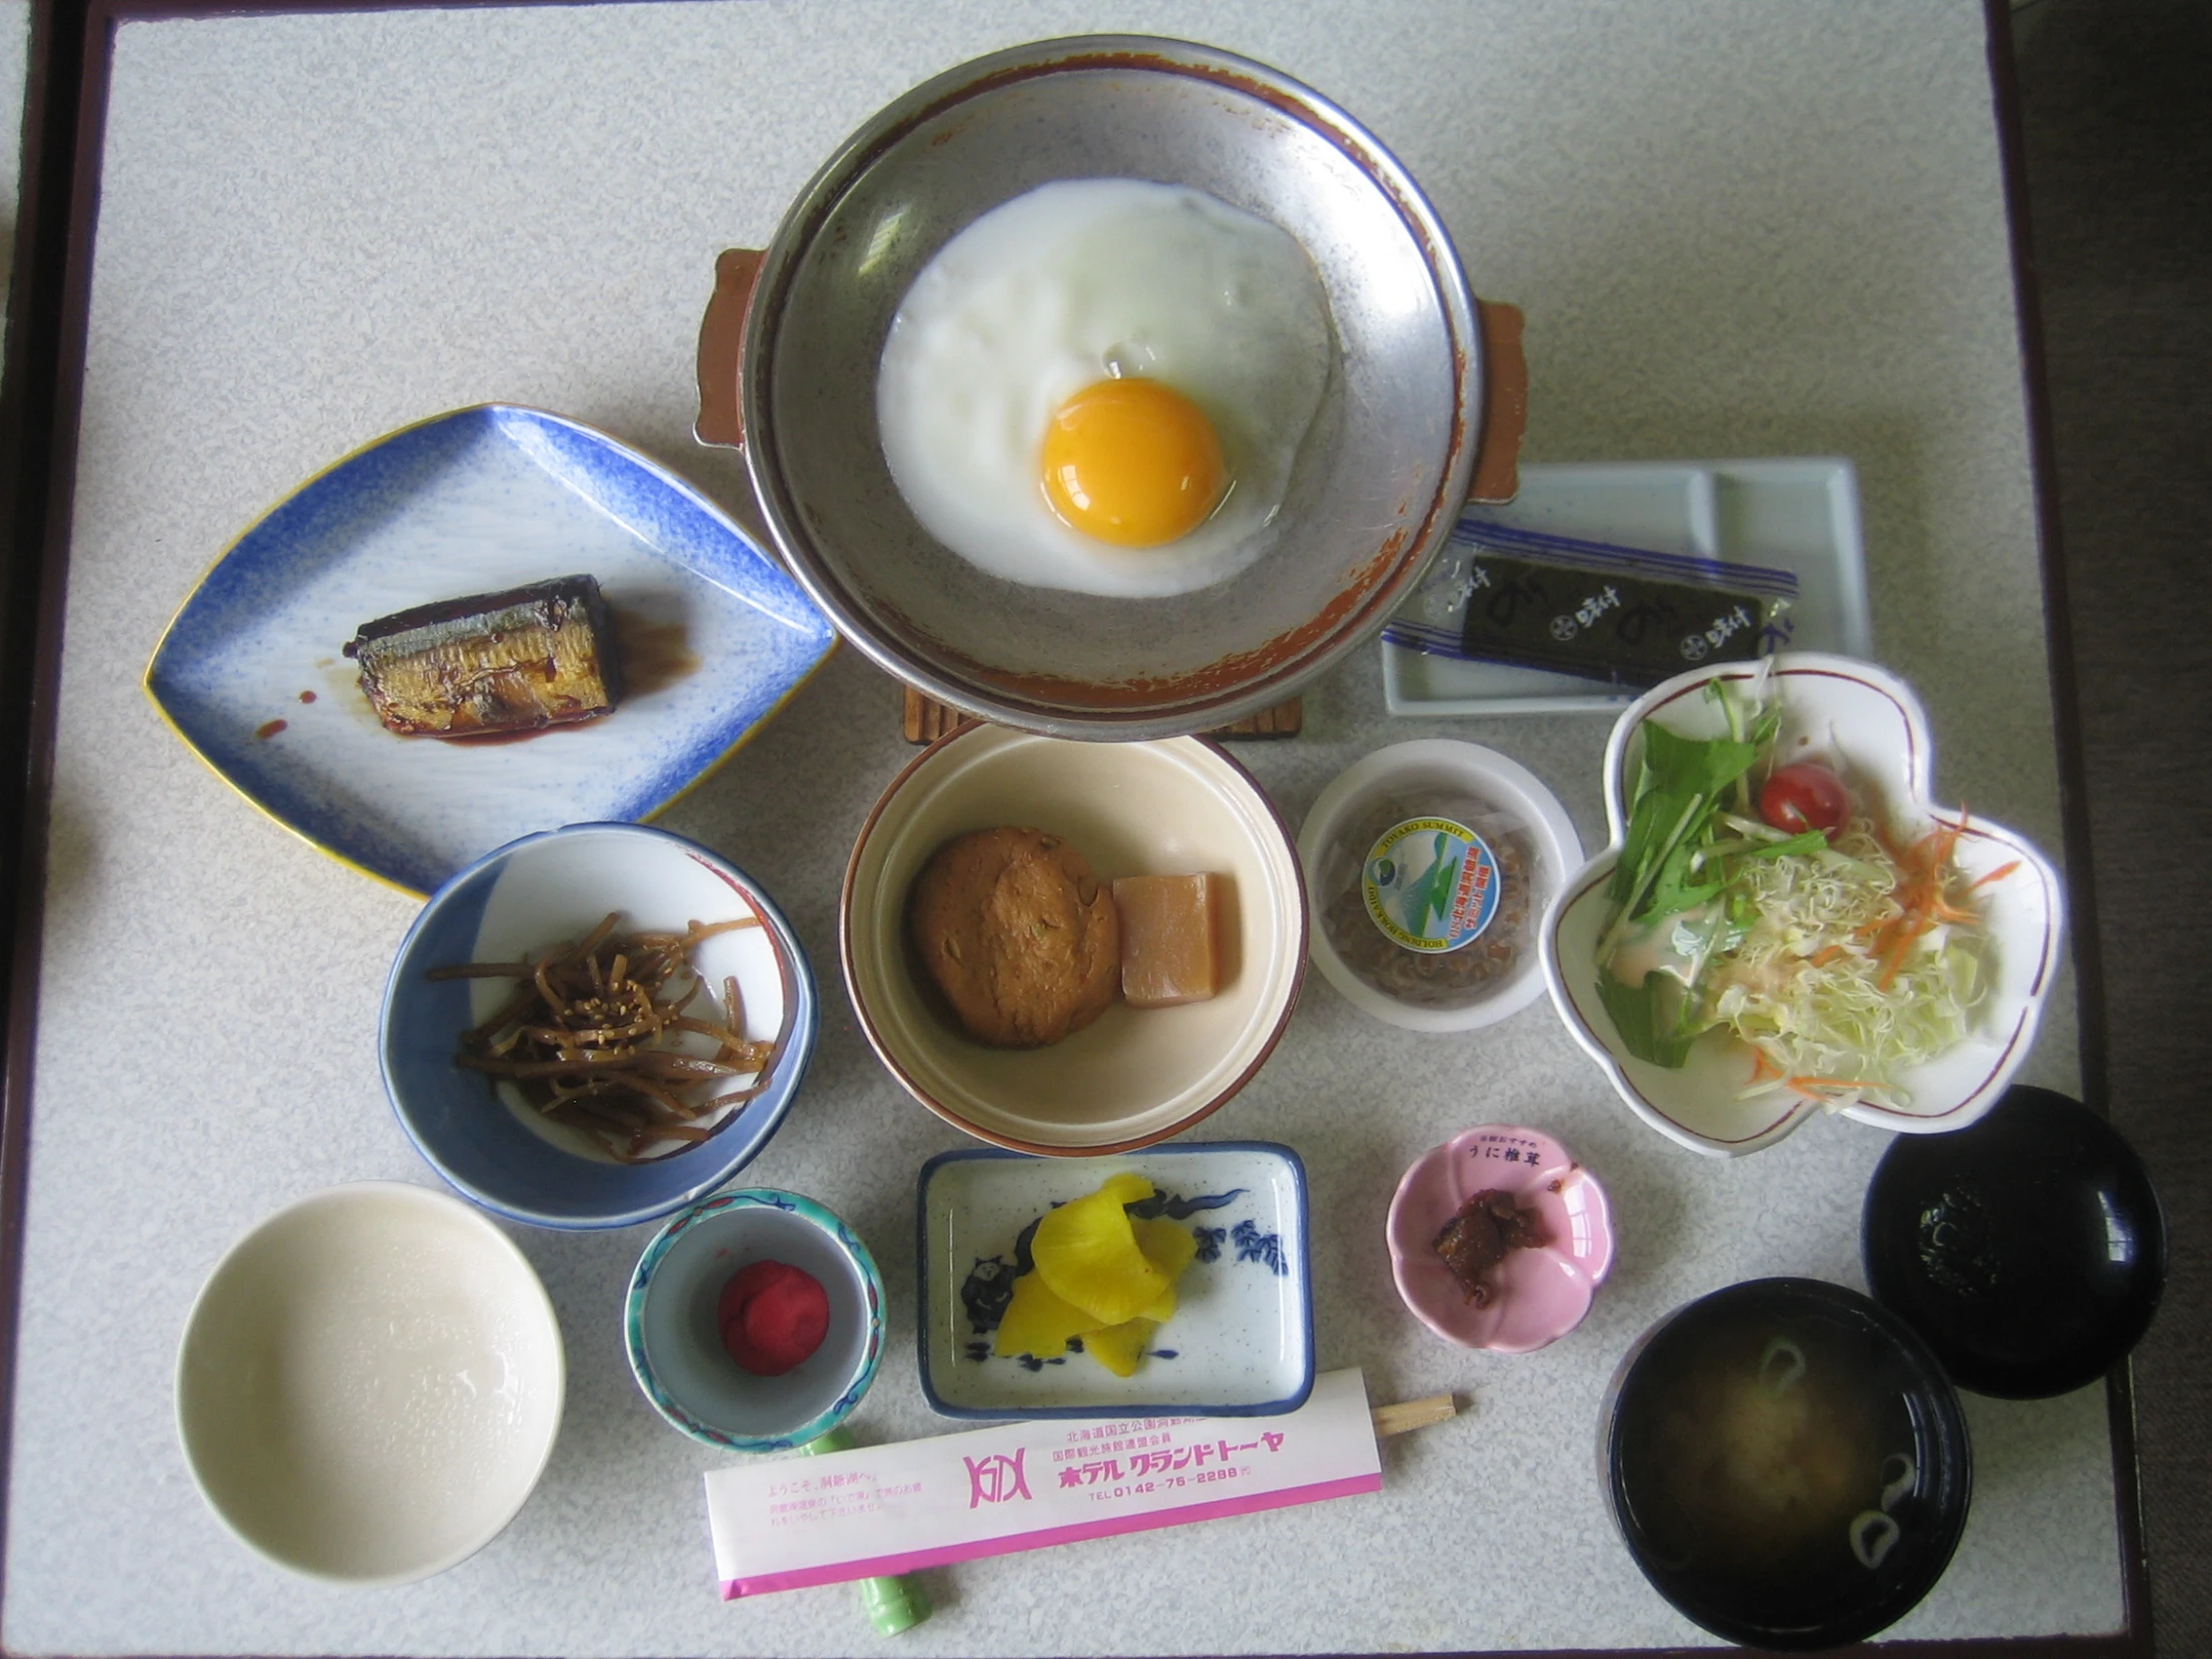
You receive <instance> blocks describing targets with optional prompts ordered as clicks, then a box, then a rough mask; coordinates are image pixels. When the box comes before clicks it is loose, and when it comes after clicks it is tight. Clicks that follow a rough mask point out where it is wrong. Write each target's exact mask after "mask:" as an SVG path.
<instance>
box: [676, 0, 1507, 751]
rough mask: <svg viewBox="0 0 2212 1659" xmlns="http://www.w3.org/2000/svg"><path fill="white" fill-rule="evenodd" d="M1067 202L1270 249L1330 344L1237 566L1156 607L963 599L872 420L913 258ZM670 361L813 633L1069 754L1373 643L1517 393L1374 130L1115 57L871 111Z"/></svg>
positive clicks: (987, 582)
mask: <svg viewBox="0 0 2212 1659" xmlns="http://www.w3.org/2000/svg"><path fill="white" fill-rule="evenodd" d="M1090 178H1128V179H1140V180H1151V181H1156V182H1158V183H1162V184H1169V185H1181V186H1188V187H1191V188H1193V189H1196V190H1200V191H1203V192H1205V193H1207V194H1208V195H1210V196H1213V197H1214V198H1216V199H1217V200H1219V201H1222V202H1225V203H1227V204H1228V205H1229V206H1231V207H1233V208H1237V209H1241V210H1243V211H1245V212H1247V213H1250V214H1253V215H1256V216H1258V217H1259V218H1262V219H1265V220H1268V221H1270V222H1272V223H1273V224H1275V225H1278V226H1280V227H1281V228H1282V229H1284V230H1285V231H1287V232H1289V233H1290V234H1291V235H1292V236H1293V237H1295V238H1296V239H1297V240H1298V242H1299V243H1300V245H1301V246H1302V247H1303V248H1304V249H1305V250H1306V253H1307V255H1308V256H1309V257H1310V258H1311V260H1312V261H1313V265H1314V268H1315V270H1316V272H1317V273H1318V275H1319V277H1320V278H1321V283H1322V287H1323V289H1324V291H1325V293H1326V296H1327V299H1328V303H1329V309H1330V320H1331V325H1332V329H1333V332H1334V335H1335V339H1336V344H1337V347H1338V350H1337V353H1336V362H1335V366H1334V368H1333V370H1332V374H1331V378H1330V382H1329V387H1328V390H1327V391H1326V393H1325V394H1324V398H1323V402H1322V406H1321V410H1320V413H1319V415H1318V416H1317V417H1316V420H1315V424H1314V426H1313V428H1312V429H1311V431H1310V432H1309V434H1308V435H1307V438H1306V441H1305V443H1304V445H1303V447H1302V448H1301V450H1300V452H1299V455H1298V458H1297V462H1296V464H1295V467H1294V469H1293V473H1292V477H1291V481H1290V484H1289V486H1288V491H1287V494H1286V497H1285V500H1284V502H1283V504H1282V507H1281V510H1280V512H1279V514H1278V516H1277V517H1276V518H1275V519H1274V520H1273V521H1272V522H1271V523H1270V524H1269V525H1268V526H1267V527H1266V528H1264V529H1262V530H1261V531H1260V532H1258V534H1259V535H1260V536H1262V537H1264V538H1266V539H1267V542H1268V545H1267V547H1266V548H1265V550H1264V551H1263V552H1262V553H1261V555H1260V557H1259V560H1258V561H1257V562H1256V563H1255V564H1254V565H1253V566H1252V567H1251V568H1250V570H1249V571H1248V572H1247V574H1246V575H1244V576H1242V577H1229V578H1226V579H1224V580H1223V581H1220V582H1217V583H1216V584H1214V585H1213V586H1212V587H1210V588H1207V589H1204V590H1202V591H1200V592H1196V593H1191V594H1185V595H1181V596H1178V597H1176V598H1173V599H1126V598H1124V599H1108V598H1101V597H1098V596H1095V595H1091V594H1080V593H1071V592H1066V591H1062V590H1058V589H1053V588H1044V587H1035V586H1029V585H1024V584H1018V583H1014V582H1009V581H1004V580H1001V579H999V578H997V577H993V576H988V575H985V574H984V573H983V572H982V571H981V570H979V569H977V568H976V567H975V566H973V565H970V564H969V563H967V562H966V561H965V560H963V559H962V558H960V557H959V556H958V555H957V554H955V553H953V552H952V551H950V550H949V549H947V548H946V547H945V546H944V545H942V544H941V543H939V542H938V541H936V540H935V539H934V538H933V537H932V536H930V535H929V533H928V532H927V531H926V530H924V529H923V528H922V526H921V525H920V523H919V522H918V521H917V520H916V519H915V517H914V515H913V513H912V512H911V511H909V510H908V508H907V506H906V503H905V501H904V500H903V499H902V498H901V496H900V494H899V491H898V488H897V485H896V484H895V482H894V481H893V480H892V478H891V475H890V473H889V471H888V469H887V467H886V465H885V463H884V459H883V454H882V448H881V444H880V441H879V437H878V432H877V427H876V411H875V378H876V367H877V362H878V359H879V358H880V356H881V354H882V348H883V341H884V338H885V335H886V333H887V332H888V330H889V327H890V323H891V319H892V317H893V315H894V314H895V313H896V311H897V309H898V306H899V302H900V301H901V300H902V299H903V298H904V296H905V293H906V290H907V288H908V286H909V285H910V284H911V283H912V282H913V280H914V278H915V277H916V276H917V275H918V274H919V273H920V272H921V270H922V269H923V268H924V267H925V266H926V265H927V264H928V263H929V261H930V260H931V259H932V258H934V257H935V255H936V254H937V252H938V250H940V249H941V248H943V247H944V245H945V244H946V243H947V242H949V241H950V240H951V239H952V238H953V237H954V236H956V235H957V234H958V233H959V232H960V231H962V230H964V229H965V228H966V227H967V226H968V225H970V224H971V223H973V222H974V221H975V220H977V219H979V218H980V217H982V216H983V215H984V214H986V213H988V212H990V211H991V210H992V209H994V208H996V207H998V206H1000V205H1001V204H1003V203H1005V202H1009V201H1011V200H1013V199H1014V198H1016V197H1019V196H1022V195H1025V194H1027V193H1028V192H1029V191H1032V190H1034V189H1036V188H1037V187H1039V186H1041V185H1046V184H1050V183H1053V182H1055V181H1058V180H1063V179H1090ZM699 360H700V382H699V387H700V417H699V422H698V427H697V431H698V435H699V437H700V439H701V440H702V441H703V442H708V443H719V444H725V445H737V446H741V447H742V448H743V449H744V451H745V458H746V464H747V467H748V469H749V471H750V472H751V474H752V480H753V486H754V491H755V493H756V495H757V496H758V497H759V500H760V506H761V512H762V516H763V518H764V519H765V520H766V523H767V528H768V530H769V533H770V534H771V536H772V537H773V538H774V540H775V542H776V545H777V547H778V549H779V550H780V551H781V552H782V553H783V555H784V559H785V562H786V564H787V565H789V567H790V569H791V572H792V574H793V575H794V576H795V577H797V578H798V580H799V581H800V583H801V584H802V585H803V586H804V587H805V588H806V589H807V591H808V593H809V594H810V595H812V596H813V598H814V600H815V602H816V603H817V604H818V605H819V606H821V608H822V609H823V611H824V612H826V613H827V614H828V615H829V616H830V619H831V621H833V622H834V623H835V625H836V628H837V632H838V633H840V634H842V635H843V636H844V637H845V638H847V639H849V640H850V641H852V642H853V644H855V645H857V646H858V647H859V648H860V650H861V651H863V652H865V653H866V654H867V655H868V656H869V657H870V658H872V659H873V660H874V661H875V662H876V663H877V664H878V665H880V666H881V667H882V668H883V669H885V670H886V671H887V672H889V673H890V674H892V675H895V676H896V677H897V678H899V679H900V680H902V681H904V682H905V683H906V684H907V685H909V686H911V687H914V688H915V689H917V690H919V691H922V692H925V693H927V694H928V695H930V696H932V697H934V698H936V699H938V700H939V701H941V702H944V703H947V704H950V705H952V706H953V707H955V708H958V709H962V710H965V711H967V712H968V713H970V714H975V715H979V716H982V717H985V718H987V719H991V720H995V721H998V722H1000V723H1001V724H1004V725H1010V726H1017V727H1022V728H1025V729H1027V730H1030V731H1036V732H1042V733H1047V734H1051V735H1055V736H1060V737H1071V738H1115V739H1133V738H1155V737H1167V736H1175V735H1179V734H1183V733H1189V732H1202V731H1208V730H1211V729H1213V728H1216V727H1220V726H1224V725H1227V724H1229V723H1231V722H1233V721H1235V720H1237V719H1239V718H1241V717H1243V716H1245V715H1249V714H1252V713H1254V712H1256V711H1258V710H1260V709H1264V708H1267V707H1269V706H1270V705H1272V704H1275V703H1278V702H1280V701H1282V700H1283V699H1284V698H1286V697H1288V696H1289V695H1291V693H1292V692H1294V691H1295V690H1296V689H1297V688H1298V687H1299V686H1300V685H1301V684H1302V683H1304V682H1305V681H1306V680H1308V679H1310V678H1311V677H1313V676H1314V675H1317V674H1319V673H1321V672H1322V671H1323V670H1324V669H1325V668H1327V667H1328V666H1329V665H1330V664H1331V663H1333V662H1335V661H1337V660H1338V659H1339V658H1341V657H1343V656H1344V655H1345V654H1346V653H1347V652H1349V651H1351V650H1352V649H1354V648H1355V647H1356V646H1358V645H1359V644H1360V643H1361V642H1362V641H1363V640H1366V639H1369V638H1372V637H1373V636H1374V635H1375V634H1376V633H1377V632H1378V631H1379V630H1380V629H1381V628H1382V625H1383V620H1384V619H1385V618H1386V617H1387V616H1388V615H1389V613H1390V611H1391V610H1392V609H1393V608H1394V607H1395V606H1396V604H1397V603H1398V601H1399V600H1400V599H1401V598H1403V597H1404V595H1405V594H1406V592H1407V591H1409V589H1410V588H1411V586H1412V585H1413V583H1415V582H1416V581H1417V580H1418V579H1419V577H1420V575H1421V573H1422V571H1423V570H1424V569H1425V568H1426V566H1427V564H1428V562H1429V559H1430V557H1431V556H1432V555H1433V554H1434V552H1435V550H1436V548H1437V547H1438V546H1439V545H1441V543H1442V541H1443V538H1444V536H1445V535H1446V534H1447V533H1448V532H1449V531H1450V529H1451V526H1452V524H1453V522H1454V521H1455V520H1456V518H1457V517H1458V514H1459V509H1460V507H1461V505H1462V504H1463V503H1464V502H1465V501H1466V499H1467V498H1468V494H1469V490H1470V487H1473V488H1475V489H1476V491H1477V493H1478V494H1480V495H1481V496H1482V498H1484V499H1498V500H1502V499H1506V498H1508V497H1510V495H1511V494H1512V492H1513V487H1514V485H1513V478H1514V462H1515V456H1516V454H1517V451H1518V448H1519V439H1520V426H1521V415H1522V411H1523V408H1524V406H1525V393H1526V372H1525V368H1524V366H1523V364H1522V359H1521V356H1520V345H1519V313H1518V312H1517V311H1515V310H1513V308H1512V307H1511V306H1500V305H1489V306H1485V307H1483V308H1482V309H1481V310H1480V311H1478V310H1477V307H1476V305H1475V301H1474V299H1473V298H1472V296H1471V295H1470V294H1469V292H1468V290H1467V284H1466V278H1465V276H1464V274H1463V272H1462V271H1461V269H1460V265H1459V260H1458V255H1457V253H1456V252H1455V251H1454V249H1453V248H1452V245H1451V239H1450V237H1449V235H1448V234H1447V233H1446V232H1445V230H1444V227H1443V223H1442V221H1441V219H1440V218H1439V217H1438V215H1437V214H1436V212H1435V210H1434V208H1433V207H1431V206H1430V204H1429V203H1428V201H1427V200H1426V198H1425V197H1423V196H1422V194H1421V192H1420V189H1419V187H1418V186H1417V185H1416V184H1415V183H1414V182H1413V180H1412V178H1411V177H1410V176H1409V175H1408V174H1407V173H1406V172H1405V170H1404V169H1403V168H1402V167H1401V166H1399V164H1398V163H1397V162H1396V161H1395V160H1394V159H1393V158H1392V157H1391V156H1390V155H1389V153H1388V152H1387V151H1385V150H1384V149H1383V146H1382V145H1381V144H1380V143H1379V142H1378V141H1377V140H1376V138H1375V137H1374V135H1373V134H1371V133H1369V132H1368V131H1366V129H1364V128H1363V127H1361V126H1360V125H1359V123H1358V122H1356V121H1355V120H1353V118H1352V117H1351V116H1350V115H1348V114H1347V113H1346V112H1345V111H1343V110H1341V109H1338V108H1337V107H1336V106H1335V105H1333V104H1331V103H1330V102H1329V101H1328V100H1327V99H1325V98H1323V97H1322V96H1321V95H1320V94H1319V93H1316V92H1314V91H1313V90H1312V89H1310V88H1308V87H1305V86H1303V85H1301V84H1300V83H1298V82H1297V81H1295V80H1293V79H1291V78H1290V77H1289V76H1287V75H1284V74H1282V73H1281V72H1280V71H1277V70H1275V69H1271V68H1269V67H1267V66H1266V65H1264V64H1258V63H1254V62H1251V61H1250V60H1248V59H1244V58H1240V57H1236V56H1234V55H1232V54H1230V53H1227V52H1223V51H1219V50H1216V49H1214V48H1212V47H1207V46H1198V45H1193V44H1190V43H1188V42H1183V41H1174V40H1159V39H1152V38H1147V37H1142V36H1103V35H1102V36H1089V37H1082V38H1077V39H1067V40H1049V41H1042V42H1037V43H1033V44H1030V45H1026V46H1018V47H1014V48H1012V49H1010V50H1007V51H1002V52H997V53H994V54H992V55H990V56H988V57H983V58H978V59H976V60H974V61H973V62H970V63H967V64H963V65H960V66H958V67H956V68H954V69H951V70H948V71H946V72H945V73H944V74H942V75H939V76H937V77H936V78H935V79H933V80H930V81H927V82H924V83H923V84H922V85H920V86H917V87H915V88H914V89H913V90H912V91H910V92H908V93H906V94H905V95H904V96H902V97H900V98H898V99H896V100H894V101H893V102H892V103H890V104H889V105H887V106H886V107H885V108H883V109H882V110H881V111H879V112H878V113H877V114H875V115H874V116H872V117H870V118H869V119H868V120H867V121H866V122H865V123H863V124H862V125H861V126H860V128H859V129H858V130H857V131H856V132H854V133H853V134H852V136H851V137H850V138H849V139H847V140H846V141H845V143H844V144H843V146H842V147H841V148H840V149H838V150H837V152H836V153H835V154H834V155H832V156H831V157H830V159H829V160H828V161H827V162H825V163H824V164H823V167H822V169H821V171H820V172H818V173H817V174H816V175H815V177H814V179H813V181H812V182H811V183H809V185H808V186H807V188H806V189H805V191H804V192H802V193H801V195H800V197H799V199H798V200H797V201H796V202H794V203H793V204H792V206H791V208H790V210H789V211H788V212H787V213H786V214H785V216H784V220H783V223H782V224H781V225H780V226H779V227H778V229H777V232H776V235H775V237H774V238H773V240H772V241H771V242H770V244H769V246H768V248H767V249H766V250H765V251H755V250H746V249H734V250H731V251H729V252H727V253H725V254H724V255H723V256H722V258H721V261H720V262H719V265H718V268H717V288H716V292H715V296H714V299H713V300H712V302H711V304H710V306H709V309H708V312H707V315H706V317H705V320H704V322H703V324H702V327H701V332H700V359H699ZM1039 440H1040V441H1041V440H1042V434H1041V433H1040V434H1039ZM1478 460H1479V463H1480V464H1479V465H1478Z"/></svg>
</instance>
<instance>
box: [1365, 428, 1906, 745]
mask: <svg viewBox="0 0 2212 1659" xmlns="http://www.w3.org/2000/svg"><path fill="white" fill-rule="evenodd" d="M1468 516H1469V517H1470V518H1480V519H1485V520H1489V521H1491V522H1494V523H1498V524H1507V525H1512V526H1514V527H1516V528H1518V529H1523V530H1541V531H1544V532H1546V533H1548V534H1551V535H1556V536H1573V537H1577V538H1579V539H1582V540H1585V541H1605V542H1613V543H1616V544H1619V545H1622V546H1627V547H1636V548H1643V549H1646V550H1648V551H1651V552H1654V553H1676V554H1690V555H1694V556H1697V557H1701V558H1708V559H1718V560H1721V561H1722V562H1723V563H1729V564H1746V565H1761V566H1764V567H1766V568H1767V569H1770V570H1785V571H1788V572H1790V573H1791V574H1792V575H1794V576H1795V577H1796V578H1797V580H1798V597H1797V602H1796V604H1795V606H1794V607H1793V608H1792V610H1791V612H1790V622H1791V627H1792V634H1791V638H1790V649H1791V650H1793V651H1832V652H1836V653H1838V654H1840V655H1843V656H1847V657H1866V656H1868V655H1870V654H1871V653H1872V651H1873V649H1874V635H1873V626H1872V623H1871V621H1870V619H1869V610H1868V604H1867V563H1866V547H1865V542H1864V540H1863V537H1862V535H1861V531H1860V525H1859V475H1858V473H1857V471H1856V470H1855V469H1854V468H1853V466H1852V464H1851V462H1850V461H1848V460H1844V459H1841V458H1835V457H1821V458H1810V459H1803V460H1797V459H1789V460H1740V461H1623V462H1617V463H1616V462H1602V463H1583V462H1572V463H1563V464H1557V465H1543V464H1532V465H1526V466H1523V467H1522V468H1521V469H1520V494H1519V495H1518V496H1516V497H1515V498H1514V499H1513V500H1512V501H1511V502H1509V503H1507V504H1506V505H1504V506H1501V507H1480V508H1476V509H1473V510H1471V511H1470V512H1469V514H1468ZM1382 651H1383V703H1384V705H1385V706H1386V707H1387V708H1388V709H1389V711H1390V713H1391V714H1393V715H1519V714H1564V713H1571V712H1573V711H1576V710H1585V709H1625V708H1627V707H1628V705H1629V704H1631V703H1633V702H1635V701H1636V698H1637V695H1638V693H1637V690H1636V688H1634V687H1632V686H1609V685H1606V684H1604V683H1603V682H1601V681H1595V680H1585V679H1582V678H1579V677H1578V676H1575V675H1571V674H1554V673H1551V672H1550V671H1548V670H1545V669H1535V668H1517V667H1515V666H1513V665H1511V664H1509V663H1476V662H1462V661H1460V660H1459V659H1458V658H1456V657H1439V656H1433V655H1431V654H1429V653H1428V652H1425V651H1411V650H1407V649H1405V648H1404V647H1402V646H1396V645H1390V644H1388V643H1384V644H1383V647H1382Z"/></svg>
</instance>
